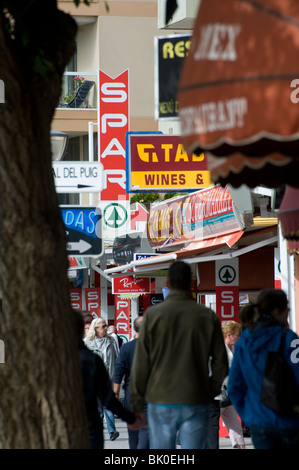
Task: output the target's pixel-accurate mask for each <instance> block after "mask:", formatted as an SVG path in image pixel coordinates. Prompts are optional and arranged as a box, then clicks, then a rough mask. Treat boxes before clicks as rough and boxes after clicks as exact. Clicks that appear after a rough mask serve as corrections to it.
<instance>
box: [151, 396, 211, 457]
mask: <svg viewBox="0 0 299 470" xmlns="http://www.w3.org/2000/svg"><path fill="white" fill-rule="evenodd" d="M147 419H148V428H149V441H150V448H151V449H175V448H176V439H177V433H178V432H179V438H180V444H181V449H205V448H206V445H207V426H208V404H204V405H182V406H176V405H173V406H172V405H157V404H154V403H148V409H147Z"/></svg>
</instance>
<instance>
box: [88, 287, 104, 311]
mask: <svg viewBox="0 0 299 470" xmlns="http://www.w3.org/2000/svg"><path fill="white" fill-rule="evenodd" d="M85 302H86V312H87V313H89V314H91V315H92V316H93V317H94V318H97V317H100V316H101V291H100V288H99V287H89V288H85Z"/></svg>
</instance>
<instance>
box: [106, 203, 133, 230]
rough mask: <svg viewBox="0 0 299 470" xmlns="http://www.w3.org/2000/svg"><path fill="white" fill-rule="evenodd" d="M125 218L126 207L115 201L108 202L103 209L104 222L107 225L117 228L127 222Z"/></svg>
mask: <svg viewBox="0 0 299 470" xmlns="http://www.w3.org/2000/svg"><path fill="white" fill-rule="evenodd" d="M127 219H128V212H127V209H126V208H125V207H124V206H122V205H121V204H118V203H117V202H113V203H111V204H108V206H106V207H105V209H104V224H105V225H107V227H110V228H119V227H121V226H122V225H124V224H125V223H126V222H127Z"/></svg>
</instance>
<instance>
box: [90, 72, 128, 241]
mask: <svg viewBox="0 0 299 470" xmlns="http://www.w3.org/2000/svg"><path fill="white" fill-rule="evenodd" d="M128 130H129V72H128V70H126V71H125V72H123V73H122V74H120V75H119V76H118V77H116V78H111V77H109V76H108V75H106V74H105V73H104V72H102V71H101V70H99V106H98V149H99V150H98V151H99V161H100V162H101V164H102V165H103V169H104V170H103V173H104V178H103V179H104V181H103V189H102V191H101V193H100V195H99V197H100V203H99V205H100V207H102V208H103V232H104V238H107V236H106V237H105V230H106V235H107V233H109V234H110V235H111V238H115V236H116V233H115V232H119V230H120V231H121V232H125V231H126V230H128V229H129V226H130V217H129V207H130V203H129V194H127V192H126V151H125V148H126V132H127V131H128ZM108 238H109V237H108Z"/></svg>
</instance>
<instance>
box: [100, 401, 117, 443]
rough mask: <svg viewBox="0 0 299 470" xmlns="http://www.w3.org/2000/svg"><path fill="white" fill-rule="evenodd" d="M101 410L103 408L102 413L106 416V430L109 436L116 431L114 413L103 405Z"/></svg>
mask: <svg viewBox="0 0 299 470" xmlns="http://www.w3.org/2000/svg"><path fill="white" fill-rule="evenodd" d="M103 410H104V415H105V418H106V424H107V430H108V433H109V436H111V434H112V433H113V432H115V431H116V428H115V419H114V413H112V411H110V410H108V408H106V407H105V406H103Z"/></svg>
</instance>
